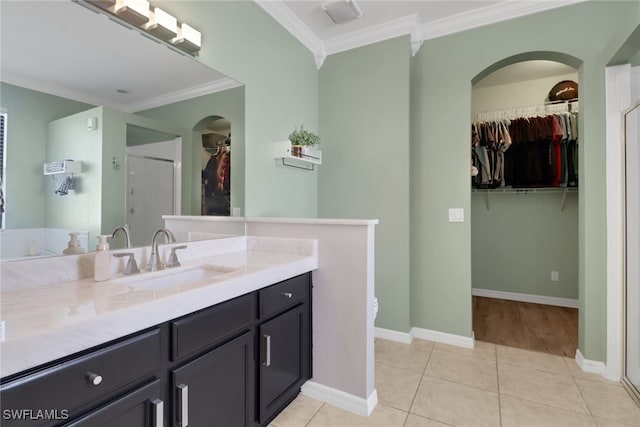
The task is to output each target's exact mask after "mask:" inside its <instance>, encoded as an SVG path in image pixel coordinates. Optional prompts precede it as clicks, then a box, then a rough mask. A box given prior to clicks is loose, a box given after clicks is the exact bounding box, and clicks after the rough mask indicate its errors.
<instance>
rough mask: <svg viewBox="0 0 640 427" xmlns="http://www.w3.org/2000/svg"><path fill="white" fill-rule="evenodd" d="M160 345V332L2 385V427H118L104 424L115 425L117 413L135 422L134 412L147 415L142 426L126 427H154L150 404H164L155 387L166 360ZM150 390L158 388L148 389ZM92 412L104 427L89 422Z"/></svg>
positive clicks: (132, 338)
mask: <svg viewBox="0 0 640 427" xmlns="http://www.w3.org/2000/svg"><path fill="white" fill-rule="evenodd" d="M160 342H161V340H160V331H159V329H153V330H151V331H147V332H144V333H141V334H137V335H135V336H132V337H127V338H126V339H124V340H122V341H119V342H116V343H112V344H109V345H107V346H105V347H103V348H100V349H97V350H95V351H91V352H88V353H86V354H83V355H80V356H78V357H75V358H72V359H70V360H65V361H62V362H59V363H56V364H53V365H52V366H48V367H46V368H44V369H41V370H38V371H36V372H33V373H30V374H28V375H25V376H22V377H19V378H17V379H14V380H12V381H10V382H7V383H5V382H3V383H2V385H0V405H1V406H2V420H1V421H0V424H1V425H2V426H3V427H8V426H11V427H13V426H17V427H26V426H57V425H64V424H66V423H68V422H70V421H71V420H75V419H77V418H78V417H84V418H83V419H84V420H85V421H83V422H82V423H81V424H75V423H74V424H73V425H83V426H84V425H87V426H88V425H113V426H115V425H119V424H118V422H117V421H114V422H115V424H114V423H109V422H106V420H109V419H113V420H117V419H118V417H119V414H118V413H117V412H118V411H122V415H123V416H126V417H127V418H126V419H129V420H133V419H134V418H133V417H135V415H134V414H133V413H131V412H130V411H131V410H132V407H133V406H136V407H137V410H138V412H142V413H143V416H138V420H139V421H141V423H129V424H126V425H130V426H132V427H137V426H141V427H143V426H145V427H146V426H152V425H153V424H151V423H150V422H148V420H150V419H151V413H152V411H153V409H154V407H152V404H151V401H156V403H159V401H160V400H162V399H161V398H162V392H161V389H160V387H159V385H157V384H156V382H157V381H156V380H157V379H158V378H160V376H161V365H162V358H163V355H164V352H163V351H162V349H161V344H160ZM150 384H155V385H153V386H151V387H149V385H150ZM142 395H144V396H145V397H144V398H142V397H141V396H142ZM132 403H134V404H133V405H132ZM91 411H95V415H96V416H97V417H99V419H101V420H105V422H103V423H102V424H96V423H94V422H93V421H86V420H93V419H95V418H92V417H90V416H89V415H87V416H86V417H85V414H88V413H89V412H91ZM125 413H126V414H128V415H125ZM87 417H88V418H87ZM120 425H123V424H120Z"/></svg>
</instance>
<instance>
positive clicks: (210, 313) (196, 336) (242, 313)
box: [171, 294, 256, 362]
mask: <svg viewBox="0 0 640 427" xmlns="http://www.w3.org/2000/svg"><path fill="white" fill-rule="evenodd" d="M255 307H256V305H255V295H254V294H247V295H243V296H241V297H238V298H235V299H232V300H230V301H226V302H223V303H220V304H217V305H214V306H213V307H210V308H207V309H204V310H202V311H200V312H197V313H194V314H190V315H188V316H185V317H183V318H181V319H178V320H174V321H172V322H171V341H172V345H171V360H172V361H174V362H175V361H176V360H178V359H181V358H183V357H185V356H189V355H193V354H196V353H197V352H198V351H200V350H205V349H207V348H209V347H212V346H214V345H215V344H216V343H217V342H222V341H223V340H225V339H227V338H232V337H234V336H235V335H238V334H239V333H241V332H243V331H245V330H247V329H249V328H251V327H252V325H253V322H254V321H255V317H256V308H255Z"/></svg>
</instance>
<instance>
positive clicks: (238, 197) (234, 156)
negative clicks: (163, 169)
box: [136, 87, 246, 215]
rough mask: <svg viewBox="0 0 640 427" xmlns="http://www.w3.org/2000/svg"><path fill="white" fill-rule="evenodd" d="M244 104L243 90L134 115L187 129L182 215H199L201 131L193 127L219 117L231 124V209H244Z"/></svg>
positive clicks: (201, 97)
mask: <svg viewBox="0 0 640 427" xmlns="http://www.w3.org/2000/svg"><path fill="white" fill-rule="evenodd" d="M244 111H245V102H244V87H237V88H233V89H229V90H225V91H223V92H218V93H213V94H210V95H205V96H200V97H197V98H193V99H190V100H188V101H182V102H176V103H173V104H169V105H165V106H162V107H158V108H153V109H150V110H146V111H139V112H137V113H136V114H137V115H141V116H145V117H150V118H153V119H156V120H159V121H161V122H164V123H174V124H176V125H178V126H181V127H184V128H187V129H189V132H188V133H187V134H186V135H185V136H184V137H183V140H182V143H183V162H184V163H183V166H184V167H186V165H189V170H190V172H189V173H187V172H186V170H185V171H184V173H183V176H184V179H185V182H183V186H182V193H183V206H182V209H183V214H184V215H200V199H201V195H200V182H201V170H200V163H201V155H202V140H201V133H200V132H192V130H193V128H194V126H196V124H198V123H199V122H200V121H201V120H202V119H204V118H205V117H209V116H220V117H224V118H226V119H229V121H230V122H231V207H232V208H233V207H239V208H240V209H241V214H244V211H245V209H244V207H245V184H246V182H245V174H246V168H245V127H246V123H245V115H244Z"/></svg>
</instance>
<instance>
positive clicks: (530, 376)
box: [498, 363, 589, 414]
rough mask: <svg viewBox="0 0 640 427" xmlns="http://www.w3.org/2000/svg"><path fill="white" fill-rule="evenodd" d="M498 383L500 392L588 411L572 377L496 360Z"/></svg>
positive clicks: (557, 406) (571, 409) (578, 410)
mask: <svg viewBox="0 0 640 427" xmlns="http://www.w3.org/2000/svg"><path fill="white" fill-rule="evenodd" d="M498 382H499V386H500V393H501V394H505V395H508V396H513V397H519V398H521V399H525V400H531V401H533V402H538V403H543V404H545V405H550V406H555V407H556V408H561V409H568V410H570V411H574V412H581V413H584V414H588V413H589V411H588V410H587V406H586V404H585V402H584V399H583V398H582V395H581V394H580V391H578V387H577V386H576V384H575V382H574V378H573V377H571V376H568V375H558V374H554V373H552V372H545V371H537V370H534V369H527V368H523V367H518V366H516V365H511V364H508V363H498Z"/></svg>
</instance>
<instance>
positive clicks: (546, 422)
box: [500, 395, 596, 427]
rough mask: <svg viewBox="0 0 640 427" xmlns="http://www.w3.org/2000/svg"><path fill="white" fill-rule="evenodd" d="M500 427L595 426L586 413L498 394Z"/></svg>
mask: <svg viewBox="0 0 640 427" xmlns="http://www.w3.org/2000/svg"><path fill="white" fill-rule="evenodd" d="M500 414H501V417H502V427H551V426H557V427H596V424H595V422H594V421H593V418H591V415H588V414H581V413H577V412H572V411H567V410H566V409H559V408H554V407H551V406H547V405H542V404H540V403H534V402H530V401H527V400H522V399H517V398H515V397H511V396H505V395H502V396H500Z"/></svg>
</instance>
